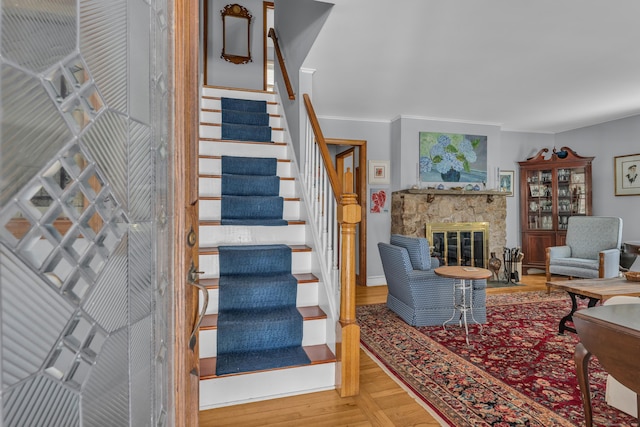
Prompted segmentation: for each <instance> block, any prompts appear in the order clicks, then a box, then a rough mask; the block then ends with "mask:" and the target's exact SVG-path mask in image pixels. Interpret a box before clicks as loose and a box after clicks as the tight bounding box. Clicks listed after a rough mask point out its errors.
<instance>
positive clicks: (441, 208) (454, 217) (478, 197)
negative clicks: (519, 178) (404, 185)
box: [391, 188, 507, 254]
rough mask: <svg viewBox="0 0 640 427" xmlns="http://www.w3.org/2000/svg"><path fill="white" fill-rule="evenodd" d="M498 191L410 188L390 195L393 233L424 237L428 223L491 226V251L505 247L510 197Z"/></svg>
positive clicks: (499, 252) (497, 251)
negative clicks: (472, 223) (462, 223)
mask: <svg viewBox="0 0 640 427" xmlns="http://www.w3.org/2000/svg"><path fill="white" fill-rule="evenodd" d="M505 196H506V193H501V192H499V191H491V190H485V191H469V190H436V189H430V188H427V189H420V190H418V189H407V190H400V191H394V192H393V194H392V196H391V233H393V234H402V235H405V236H416V237H425V232H426V227H425V225H426V224H427V223H442V222H445V223H446V222H451V223H460V222H488V223H489V252H490V253H491V252H496V253H497V254H502V252H503V249H504V247H505V245H506V241H507V234H506V223H507V198H506V197H505Z"/></svg>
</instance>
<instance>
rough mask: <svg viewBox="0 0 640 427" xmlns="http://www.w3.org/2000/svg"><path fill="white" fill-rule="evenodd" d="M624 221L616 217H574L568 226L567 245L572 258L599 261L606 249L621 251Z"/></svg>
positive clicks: (570, 219)
mask: <svg viewBox="0 0 640 427" xmlns="http://www.w3.org/2000/svg"><path fill="white" fill-rule="evenodd" d="M621 235H622V219H620V218H616V217H598V216H572V217H569V225H568V226H567V239H566V243H565V244H566V245H567V246H571V257H572V258H589V259H595V260H597V259H598V253H599V252H600V251H602V250H605V249H619V248H620V240H621Z"/></svg>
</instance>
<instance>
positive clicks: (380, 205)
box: [369, 188, 389, 213]
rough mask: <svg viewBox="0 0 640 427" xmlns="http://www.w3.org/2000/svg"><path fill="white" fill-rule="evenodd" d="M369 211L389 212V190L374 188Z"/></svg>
mask: <svg viewBox="0 0 640 427" xmlns="http://www.w3.org/2000/svg"><path fill="white" fill-rule="evenodd" d="M370 191H371V200H370V204H369V206H370V208H369V211H370V212H371V213H382V212H389V200H388V198H387V190H385V189H384V188H372V189H371V190H370Z"/></svg>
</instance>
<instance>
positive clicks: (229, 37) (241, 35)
mask: <svg viewBox="0 0 640 427" xmlns="http://www.w3.org/2000/svg"><path fill="white" fill-rule="evenodd" d="M220 14H221V15H222V55H220V57H221V58H224V59H225V60H226V61H229V62H232V63H234V64H246V63H247V62H250V61H251V19H252V18H253V16H251V13H249V11H248V10H247V8H245V7H243V6H240V5H239V4H228V5H226V6H225V7H224V9H222V10H221V11H220Z"/></svg>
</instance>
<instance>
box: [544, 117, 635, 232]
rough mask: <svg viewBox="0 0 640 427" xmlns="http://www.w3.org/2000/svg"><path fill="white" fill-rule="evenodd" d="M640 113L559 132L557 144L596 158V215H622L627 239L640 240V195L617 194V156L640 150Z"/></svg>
mask: <svg viewBox="0 0 640 427" xmlns="http://www.w3.org/2000/svg"><path fill="white" fill-rule="evenodd" d="M638 135H640V116H633V117H628V118H625V119H620V120H614V121H611V122H607V123H602V124H599V125H595V126H589V127H585V128H581V129H576V130H573V131H569V132H563V133H559V134H557V135H556V137H555V139H556V147H558V148H560V147H562V146H567V147H570V148H572V149H574V150H575V151H577V152H578V154H580V155H583V156H595V159H594V161H593V214H594V215H603V216H619V217H621V218H622V221H623V229H622V239H623V241H625V240H626V241H629V240H636V241H637V240H640V223H638V208H640V196H616V195H615V190H614V189H615V186H614V167H613V158H614V157H615V156H622V155H628V154H638V153H640V148H639V147H640V144H638Z"/></svg>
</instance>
